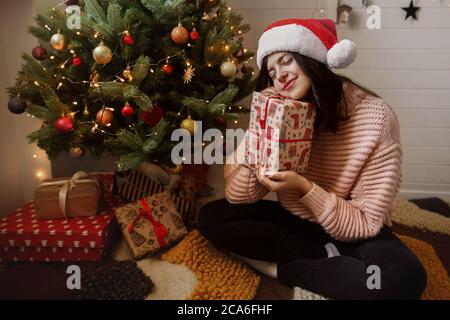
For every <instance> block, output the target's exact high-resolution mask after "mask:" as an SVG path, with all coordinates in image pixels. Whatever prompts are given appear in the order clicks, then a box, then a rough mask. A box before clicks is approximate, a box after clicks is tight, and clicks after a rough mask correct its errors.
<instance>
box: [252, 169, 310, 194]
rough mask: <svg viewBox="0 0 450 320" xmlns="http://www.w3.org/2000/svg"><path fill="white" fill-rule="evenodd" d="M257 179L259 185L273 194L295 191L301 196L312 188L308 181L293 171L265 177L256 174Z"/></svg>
mask: <svg viewBox="0 0 450 320" xmlns="http://www.w3.org/2000/svg"><path fill="white" fill-rule="evenodd" d="M258 171H259V170H258ZM257 178H258V180H259V182H261V184H263V185H265V186H266V187H267V188H269V189H270V190H272V191H274V192H283V191H291V192H292V191H293V190H297V191H298V192H299V193H300V194H301V195H302V196H303V195H305V194H307V193H308V192H309V191H310V190H311V188H312V187H313V185H312V183H311V182H310V181H309V180H308V179H306V178H305V177H303V176H302V175H299V174H298V173H297V172H295V171H282V172H275V173H272V174H271V175H267V176H263V175H260V174H259V173H257Z"/></svg>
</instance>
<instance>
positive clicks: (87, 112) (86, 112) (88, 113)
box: [83, 106, 91, 117]
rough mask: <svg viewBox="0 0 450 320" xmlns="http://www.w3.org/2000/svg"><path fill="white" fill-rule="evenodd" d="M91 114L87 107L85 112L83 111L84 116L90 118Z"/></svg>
mask: <svg viewBox="0 0 450 320" xmlns="http://www.w3.org/2000/svg"><path fill="white" fill-rule="evenodd" d="M90 114H91V113H90V112H89V108H88V107H87V106H84V110H83V116H85V117H87V116H89V115H90Z"/></svg>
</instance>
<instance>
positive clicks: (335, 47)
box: [199, 19, 426, 299]
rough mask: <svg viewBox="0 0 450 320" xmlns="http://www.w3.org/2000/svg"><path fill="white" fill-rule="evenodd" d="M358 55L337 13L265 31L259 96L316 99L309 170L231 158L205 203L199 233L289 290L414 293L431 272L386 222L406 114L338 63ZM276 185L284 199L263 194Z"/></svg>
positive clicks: (373, 295)
mask: <svg viewBox="0 0 450 320" xmlns="http://www.w3.org/2000/svg"><path fill="white" fill-rule="evenodd" d="M355 58H356V49H355V46H354V44H353V42H351V41H349V40H343V41H341V42H337V36H336V29H335V26H334V24H333V22H332V21H331V20H316V19H308V20H299V19H289V20H282V21H278V22H275V23H273V24H271V25H270V26H269V27H267V28H266V29H265V31H264V33H263V35H262V36H261V38H260V40H259V44H258V52H257V62H258V67H259V68H260V74H259V79H258V84H257V91H261V92H264V93H265V94H267V95H272V94H279V95H282V96H284V97H286V98H289V99H293V100H302V101H305V102H310V103H314V104H315V105H316V108H317V109H316V110H317V117H316V122H315V137H314V139H313V142H312V149H311V154H310V158H309V165H308V168H307V170H306V172H305V173H304V174H301V175H300V174H297V173H296V172H294V171H285V172H278V173H274V174H273V175H272V176H269V177H267V176H258V175H257V173H256V172H258V170H257V169H255V168H254V166H250V165H247V164H229V165H226V166H225V178H226V189H225V197H226V199H222V200H218V201H215V202H212V203H209V204H208V205H206V206H205V207H203V208H202V210H201V212H200V216H199V230H200V232H201V233H202V234H203V235H204V236H205V237H206V238H207V239H209V240H210V241H212V242H213V243H214V244H216V245H217V246H218V247H221V248H223V249H226V250H229V251H230V252H231V253H233V254H235V255H237V256H240V257H241V258H242V259H244V260H245V261H246V262H247V263H249V264H250V265H251V266H253V267H254V268H255V269H257V270H259V271H261V272H263V273H265V274H266V275H269V276H272V277H274V278H277V279H278V280H279V281H280V282H281V283H283V284H285V285H288V286H291V287H294V286H299V287H302V288H304V289H307V290H310V291H313V292H316V293H319V294H322V295H324V296H326V297H328V298H332V299H417V298H419V297H420V296H421V294H422V292H423V290H424V288H425V286H426V274H425V271H424V269H423V267H422V265H421V264H420V262H419V260H418V259H417V258H416V257H415V255H414V254H413V253H412V252H411V251H410V250H409V249H408V248H407V247H406V246H405V245H404V244H403V243H402V242H401V241H400V240H399V239H398V238H397V237H396V236H395V235H394V234H393V233H392V232H391V230H390V228H389V227H388V225H389V224H390V219H389V215H390V212H391V211H392V207H393V202H394V197H395V195H396V193H397V191H398V189H399V185H400V180H401V170H400V169H401V158H402V151H401V144H400V137H399V125H398V120H397V118H396V116H395V114H394V112H393V111H392V109H391V108H390V107H389V106H388V105H386V104H385V103H384V102H383V101H382V100H381V99H380V98H379V97H378V96H377V95H376V94H375V93H373V92H371V91H369V90H368V89H365V88H364V87H362V86H360V85H358V84H356V83H355V82H353V81H352V80H350V79H348V78H346V77H343V76H339V75H336V74H334V73H333V72H332V71H331V70H330V68H342V67H346V66H348V65H349V64H350V63H352V62H353V61H354V59H355ZM242 148H245V145H244V143H241V145H240V146H239V147H238V150H237V151H236V152H235V156H236V154H240V153H242V152H243V149H242ZM269 191H274V192H276V194H277V197H278V200H279V202H276V201H268V200H261V199H262V198H263V197H264V196H265V195H266V194H267V193H268V192H269Z"/></svg>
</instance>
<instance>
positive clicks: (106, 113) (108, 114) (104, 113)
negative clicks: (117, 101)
mask: <svg viewBox="0 0 450 320" xmlns="http://www.w3.org/2000/svg"><path fill="white" fill-rule="evenodd" d="M113 111H114V109H112V108H106V107H103V108H102V109H100V110H99V111H98V112H97V115H96V117H95V119H96V120H97V122H98V123H100V124H102V125H105V126H110V125H111V122H113V120H114V112H113Z"/></svg>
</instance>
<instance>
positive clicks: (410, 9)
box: [402, 0, 420, 20]
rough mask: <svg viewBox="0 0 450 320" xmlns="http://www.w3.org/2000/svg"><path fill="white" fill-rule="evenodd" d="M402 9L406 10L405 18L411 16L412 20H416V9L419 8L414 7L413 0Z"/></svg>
mask: <svg viewBox="0 0 450 320" xmlns="http://www.w3.org/2000/svg"><path fill="white" fill-rule="evenodd" d="M402 9H403V10H404V11H405V12H406V16H405V20H406V19H408V18H409V17H411V18H413V19H414V20H418V19H417V11H419V10H420V7H415V6H414V2H413V0H411V3H410V4H409V7H403V8H402Z"/></svg>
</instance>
